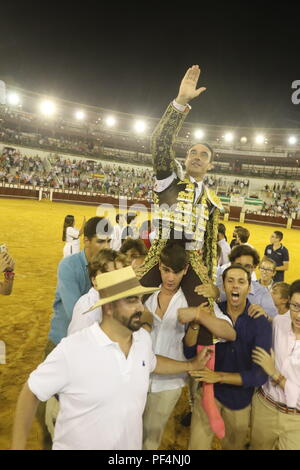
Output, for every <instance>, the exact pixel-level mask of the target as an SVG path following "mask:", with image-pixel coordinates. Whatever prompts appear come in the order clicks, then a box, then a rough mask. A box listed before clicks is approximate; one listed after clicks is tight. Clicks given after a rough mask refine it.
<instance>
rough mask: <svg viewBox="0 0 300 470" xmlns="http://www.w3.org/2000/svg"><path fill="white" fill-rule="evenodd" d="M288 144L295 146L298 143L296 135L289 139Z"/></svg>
mask: <svg viewBox="0 0 300 470" xmlns="http://www.w3.org/2000/svg"><path fill="white" fill-rule="evenodd" d="M288 143H289V144H290V145H295V144H296V143H297V137H295V136H294V135H291V136H290V137H289V138H288Z"/></svg>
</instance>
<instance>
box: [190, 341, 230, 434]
mask: <svg viewBox="0 0 300 470" xmlns="http://www.w3.org/2000/svg"><path fill="white" fill-rule="evenodd" d="M205 347H206V346H201V345H198V346H197V352H199V351H202V349H203V348H205ZM209 349H212V350H213V353H212V354H211V356H210V359H209V361H208V362H207V364H206V367H207V368H208V369H210V370H214V368H215V346H209ZM202 406H203V409H204V411H205V413H206V414H207V417H208V421H209V424H210V427H211V429H212V431H213V432H214V433H215V435H216V436H217V437H218V438H219V439H223V438H224V437H225V424H224V421H223V418H222V416H221V414H220V411H219V408H218V407H217V404H216V402H215V397H214V385H213V384H208V383H206V382H203V395H202Z"/></svg>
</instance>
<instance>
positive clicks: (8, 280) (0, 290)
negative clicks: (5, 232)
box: [0, 245, 15, 295]
mask: <svg viewBox="0 0 300 470" xmlns="http://www.w3.org/2000/svg"><path fill="white" fill-rule="evenodd" d="M14 267H15V262H14V260H13V259H12V257H11V256H10V255H9V253H8V251H7V247H6V245H0V273H3V274H4V281H3V282H0V294H2V295H10V294H11V293H12V289H13V284H14V278H15V272H14Z"/></svg>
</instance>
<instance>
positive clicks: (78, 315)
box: [68, 287, 102, 336]
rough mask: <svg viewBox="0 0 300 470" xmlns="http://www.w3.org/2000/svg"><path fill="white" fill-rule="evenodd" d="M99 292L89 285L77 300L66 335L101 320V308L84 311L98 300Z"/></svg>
mask: <svg viewBox="0 0 300 470" xmlns="http://www.w3.org/2000/svg"><path fill="white" fill-rule="evenodd" d="M99 298H100V297H99V292H98V291H97V290H96V289H94V287H91V289H90V290H89V291H88V293H87V294H84V295H82V296H81V297H80V299H78V300H77V302H76V304H75V306H74V309H73V315H72V320H71V323H70V325H69V327H68V336H69V335H71V334H73V333H76V331H80V330H83V329H84V328H87V327H88V326H91V325H92V324H93V323H95V322H98V323H100V322H101V321H102V308H101V307H97V308H95V309H94V310H92V311H91V312H88V313H84V312H86V311H87V310H89V309H90V308H91V307H92V306H93V305H95V303H96V302H98V300H99Z"/></svg>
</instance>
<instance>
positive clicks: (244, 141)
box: [241, 136, 248, 144]
mask: <svg viewBox="0 0 300 470" xmlns="http://www.w3.org/2000/svg"><path fill="white" fill-rule="evenodd" d="M241 142H242V144H246V143H247V142H248V139H247V137H245V136H244V137H241Z"/></svg>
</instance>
